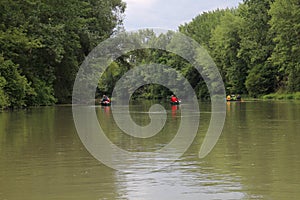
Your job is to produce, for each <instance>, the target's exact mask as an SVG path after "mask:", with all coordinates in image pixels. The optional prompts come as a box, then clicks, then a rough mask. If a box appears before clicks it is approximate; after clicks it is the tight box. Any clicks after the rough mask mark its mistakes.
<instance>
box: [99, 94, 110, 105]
mask: <svg viewBox="0 0 300 200" xmlns="http://www.w3.org/2000/svg"><path fill="white" fill-rule="evenodd" d="M101 103H102V104H109V103H110V99H109V98H108V96H106V95H103V97H102V99H101Z"/></svg>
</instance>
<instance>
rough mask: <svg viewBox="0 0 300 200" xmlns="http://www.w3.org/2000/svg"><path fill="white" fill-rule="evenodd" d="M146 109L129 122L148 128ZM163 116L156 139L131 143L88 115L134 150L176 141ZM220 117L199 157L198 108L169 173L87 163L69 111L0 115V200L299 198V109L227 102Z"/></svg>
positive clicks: (172, 120) (204, 111)
mask: <svg viewBox="0 0 300 200" xmlns="http://www.w3.org/2000/svg"><path fill="white" fill-rule="evenodd" d="M148 104H149V102H147V103H141V102H139V104H138V105H132V106H131V113H130V114H131V117H132V119H133V120H135V122H136V123H137V124H140V125H146V124H147V123H149V116H148V114H149V113H147V110H148ZM165 108H166V111H167V120H166V125H165V126H166V127H164V129H163V130H162V131H161V133H158V134H157V135H155V136H154V137H152V138H148V139H135V138H132V137H129V136H128V135H126V134H124V133H122V131H121V130H120V129H119V128H118V127H117V126H116V124H115V122H114V120H113V114H112V111H111V109H110V108H109V107H101V106H95V107H94V109H95V110H96V113H97V117H98V120H99V121H100V125H101V127H102V128H103V130H104V132H105V133H106V135H107V137H108V138H109V139H110V140H111V141H112V142H113V143H114V144H116V145H118V146H119V147H120V148H122V149H124V150H126V151H136V152H144V151H145V152H151V151H153V150H156V149H158V148H161V147H162V146H164V145H166V144H167V143H168V142H170V141H171V140H172V138H173V137H174V135H175V134H176V131H177V129H178V127H179V124H180V122H181V107H180V106H179V107H171V106H170V105H165ZM226 109H227V116H226V121H225V125H224V129H223V132H222V134H221V136H220V138H219V140H218V142H217V144H216V146H215V147H214V148H213V150H212V151H211V152H210V153H209V155H208V156H206V157H205V158H203V159H200V158H199V157H198V153H199V149H200V147H201V144H202V142H203V138H204V136H205V134H206V131H207V128H208V124H209V119H210V116H211V113H210V104H209V103H200V127H199V130H198V134H197V136H196V137H195V139H194V141H193V143H192V145H191V146H190V147H189V148H188V150H187V151H186V152H185V153H184V154H183V155H182V156H181V157H180V158H179V159H178V160H176V161H175V162H174V163H173V164H171V165H170V166H166V167H164V168H161V169H159V170H156V171H149V172H146V173H145V172H140V171H138V170H137V171H136V172H135V171H127V172H126V171H118V170H114V169H111V168H109V167H107V166H106V165H104V164H102V163H101V162H100V161H98V160H97V159H95V158H94V157H93V156H92V155H91V154H90V153H89V152H88V151H87V150H86V148H85V147H84V145H83V144H82V142H81V140H80V139H79V136H78V134H77V131H76V128H75V125H74V121H73V116H72V107H71V106H53V107H39V108H30V109H26V110H18V111H13V112H11V111H4V112H1V113H0V200H40V199H45V200H50V199H53V200H54V199H55V200H57V199H59V200H69V199H70V200H71V199H72V200H77V199H78V200H82V199H85V200H89V199H90V200H100V199H101V200H102V199H103V200H114V199H128V200H131V199H137V200H148V199H149V200H150V199H153V200H154V199H163V200H169V199H170V200H171V199H192V200H194V199H195V200H199V199H204V200H210V199H222V200H224V199H228V200H229V199H231V200H232V199H237V200H239V199H245V200H246V199H270V200H271V199H272V200H273V199H274V200H276V199H278V200H282V199H299V198H300V190H299V187H300V145H299V144H300V131H299V130H300V102H281V101H277V102H267V101H249V102H230V103H227V105H226ZM174 133H175V134H174ZM145 155H147V154H145ZM128 162H129V163H128V164H130V161H128ZM120 165H124V163H120Z"/></svg>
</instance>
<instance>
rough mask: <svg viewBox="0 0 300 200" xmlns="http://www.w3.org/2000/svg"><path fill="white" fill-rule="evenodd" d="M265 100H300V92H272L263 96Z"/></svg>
mask: <svg viewBox="0 0 300 200" xmlns="http://www.w3.org/2000/svg"><path fill="white" fill-rule="evenodd" d="M262 98H263V99H264V100H300V92H296V93H290V94H284V93H272V94H267V95H264V96H263V97H262Z"/></svg>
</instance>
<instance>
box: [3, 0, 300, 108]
mask: <svg viewBox="0 0 300 200" xmlns="http://www.w3.org/2000/svg"><path fill="white" fill-rule="evenodd" d="M57 3H58V2H56V1H39V0H30V1H23V0H14V1H1V2H0V109H6V108H8V109H9V108H12V109H14V108H24V107H31V106H47V105H54V104H69V103H70V102H71V100H72V90H73V84H74V80H75V78H76V74H77V72H78V70H79V66H81V64H82V63H83V61H84V59H85V58H86V57H87V56H88V55H89V53H90V52H91V51H92V50H93V49H94V48H95V47H96V46H97V45H98V44H99V43H101V42H103V41H105V40H106V39H108V38H110V37H111V36H114V35H115V34H118V33H122V32H124V27H123V20H124V17H125V16H124V12H125V9H126V3H125V2H123V1H122V0H114V1H110V0H88V1H79V2H77V3H76V4H75V3H74V0H65V1H59V5H57ZM299 13H300V6H299V2H298V1H297V0H244V1H243V2H242V3H241V4H240V5H239V6H238V7H236V8H228V9H216V10H213V11H209V12H204V13H201V14H199V15H198V16H196V17H195V18H194V19H192V20H191V21H190V22H188V23H185V24H182V25H179V27H178V31H169V32H167V33H163V34H160V35H157V34H156V33H155V32H154V31H153V30H150V29H147V30H140V31H138V32H135V33H126V34H125V35H127V36H128V37H130V39H132V40H131V41H134V43H135V44H134V45H135V46H137V47H139V46H143V45H145V44H158V45H159V46H160V48H158V49H155V48H153V49H143V48H140V49H139V48H138V49H137V50H134V51H131V52H128V53H126V54H124V55H122V56H120V57H118V58H117V59H115V60H114V61H113V62H112V63H111V64H110V65H109V66H108V67H107V69H106V71H104V73H103V74H102V76H101V77H99V83H98V86H97V89H96V90H97V91H96V94H95V98H97V97H99V96H102V95H103V94H107V95H108V96H110V95H111V94H112V92H113V89H114V87H115V84H116V82H117V81H118V80H119V79H120V78H121V77H122V76H123V75H124V74H126V73H127V72H128V71H130V70H131V69H133V68H134V67H136V66H142V65H149V64H151V63H152V64H153V63H156V64H160V65H165V66H169V67H171V68H173V69H175V70H176V71H178V72H179V73H180V74H181V75H182V76H183V77H184V78H186V79H187V80H188V81H189V83H190V85H191V86H192V88H193V89H194V91H195V93H196V95H197V98H198V99H203V100H208V99H209V92H208V89H207V86H206V83H205V81H204V79H203V78H202V76H201V74H200V73H199V72H198V71H197V70H196V69H195V68H194V67H193V65H192V64H191V63H189V62H188V61H187V60H185V59H183V58H182V57H180V56H179V55H176V54H174V53H170V52H168V51H164V50H161V49H168V48H167V47H172V48H173V47H174V48H177V49H178V51H180V52H181V51H182V52H184V53H185V54H188V55H190V56H191V57H192V58H193V59H194V60H196V61H199V63H201V69H202V72H204V73H203V74H205V70H207V69H209V67H211V66H210V65H209V64H207V63H205V62H201V61H202V60H201V59H200V58H199V55H198V54H197V53H195V52H193V51H192V49H191V48H190V47H189V44H183V43H182V42H180V41H179V40H178V37H176V36H177V35H176V34H185V35H186V36H188V37H189V38H192V39H193V40H195V41H196V42H198V43H199V44H200V45H201V46H202V47H203V48H204V49H205V50H206V51H207V53H208V54H209V55H210V56H211V57H212V59H213V61H214V62H215V64H216V66H217V68H218V70H219V72H220V75H221V76H222V79H223V82H224V86H225V90H226V94H240V95H241V96H242V98H243V99H248V98H253V99H263V100H299V98H300V97H299V96H300V94H299V93H300V60H299V55H300V46H299V44H300V37H299V31H298V30H299V26H300V15H299ZM295 30H296V31H295ZM120 46H122V45H120ZM120 48H121V47H120ZM197 59H198V60H197ZM202 72H201V73H202ZM142 73H143V76H142V79H144V80H140V81H145V80H150V79H149V78H151V77H152V74H151V73H149V72H148V73H147V71H144V72H142ZM168 73H171V72H168ZM214 76H215V74H211V76H210V78H211V80H212V83H210V84H212V85H218V84H219V83H214V82H213V80H215V79H214V78H215V77H214ZM155 78H157V79H158V80H159V79H164V81H165V83H168V84H176V82H180V81H182V79H181V78H180V77H179V76H177V75H176V74H174V75H173V74H172V76H169V77H163V73H162V74H161V75H160V74H158V75H156V77H155ZM129 79H131V80H132V81H136V82H138V81H139V80H136V77H135V76H133V75H132V77H129ZM166 79H167V80H166ZM131 83H132V84H133V85H134V84H135V83H134V82H131ZM137 84H138V83H137ZM126 85H129V86H128V87H131V85H130V83H129V82H125V83H124V87H126ZM120 89H124V88H120ZM134 89H135V88H134V87H133V86H132V87H131V88H128V90H129V91H133V90H134ZM120 91H122V90H120ZM173 92H174V93H175V94H176V95H177V96H179V97H180V96H184V94H183V93H184V90H179V91H170V90H169V89H168V88H165V87H162V86H160V85H155V84H153V85H146V86H145V87H144V86H143V87H141V88H139V89H138V90H137V91H135V93H134V95H133V98H135V97H137V98H141V97H143V98H145V99H159V98H167V97H168V96H170V95H171V94H172V93H173ZM254 97H256V98H254ZM92 98H94V97H92Z"/></svg>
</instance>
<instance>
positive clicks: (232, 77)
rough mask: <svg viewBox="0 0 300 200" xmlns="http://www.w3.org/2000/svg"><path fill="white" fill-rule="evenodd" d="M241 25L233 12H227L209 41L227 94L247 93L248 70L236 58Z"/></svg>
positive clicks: (240, 60) (242, 62) (241, 20)
mask: <svg viewBox="0 0 300 200" xmlns="http://www.w3.org/2000/svg"><path fill="white" fill-rule="evenodd" d="M243 23H244V22H243V19H242V18H241V17H239V16H238V15H236V13H235V12H227V13H226V14H225V15H224V16H223V17H222V18H221V23H220V25H218V26H217V27H216V28H215V29H214V30H213V35H212V38H211V40H210V46H211V47H212V53H211V54H212V56H213V58H214V60H215V62H216V64H217V66H218V67H219V69H220V71H221V73H222V77H223V80H224V82H225V84H226V89H227V92H228V93H240V94H242V93H244V94H245V93H247V89H246V87H245V81H246V77H247V74H248V68H247V65H246V63H245V61H244V60H243V58H239V57H238V51H239V49H240V42H241V38H240V32H241V26H242V24H243Z"/></svg>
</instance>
